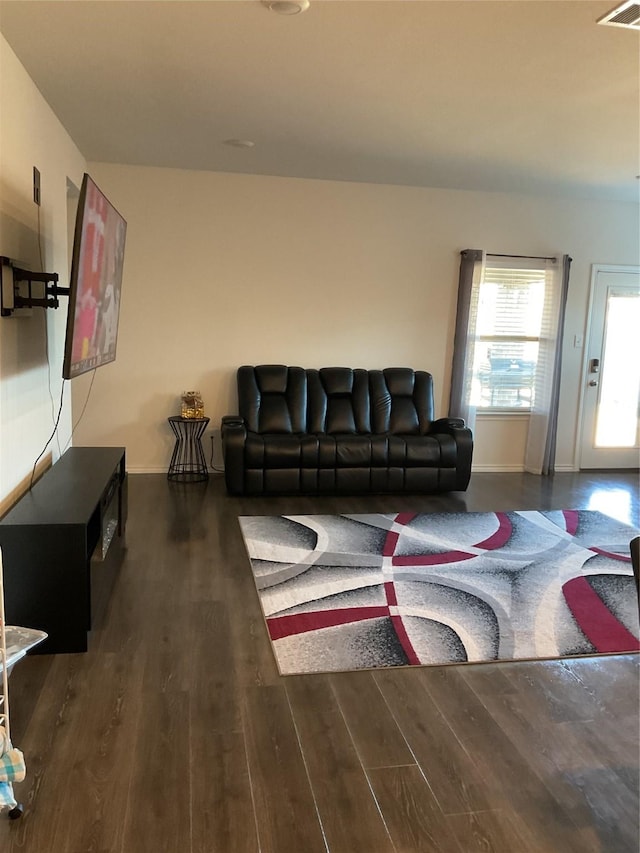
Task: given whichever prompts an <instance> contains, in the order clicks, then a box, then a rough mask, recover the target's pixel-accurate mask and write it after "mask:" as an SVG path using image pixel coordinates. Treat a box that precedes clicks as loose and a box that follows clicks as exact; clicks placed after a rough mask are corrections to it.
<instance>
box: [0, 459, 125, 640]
mask: <svg viewBox="0 0 640 853" xmlns="http://www.w3.org/2000/svg"><path fill="white" fill-rule="evenodd" d="M126 518H127V473H126V468H125V448H124V447H72V448H71V449H69V450H67V452H66V453H64V454H63V455H62V457H61V458H60V459H59V460H58V461H57V462H56V463H55V465H53V466H52V467H51V468H50V469H49V470H48V471H47V472H46V473H45V474H44V475H43V476H42V477H41V479H40V480H39V481H38V482H37V483H36V484H35V485H34V486H33V488H32V489H31V490H30V491H28V492H27V493H26V494H25V495H24V496H23V497H22V498H21V499H20V500H19V501H18V503H17V504H16V505H15V506H14V507H13V508H12V509H11V510H9V512H8V513H7V514H6V515H5V516H4V518H3V519H2V520H1V521H0V546H1V547H2V558H3V566H4V597H5V617H6V621H7V624H8V625H22V626H24V627H26V628H39V629H41V630H42V631H46V632H47V634H48V635H49V637H48V639H47V640H45V642H43V643H41V644H40V645H39V646H37V647H36V648H35V649H34V653H52V652H86V650H87V642H88V632H89V631H90V630H91V628H92V627H95V626H96V625H97V624H98V622H99V620H100V618H101V616H102V615H103V612H104V609H105V608H106V604H107V601H108V599H109V593H110V591H111V586H112V583H113V580H114V578H115V575H116V573H117V570H118V568H119V566H120V562H121V559H122V555H123V551H124V541H125V525H126Z"/></svg>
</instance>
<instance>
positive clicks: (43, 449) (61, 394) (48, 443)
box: [29, 379, 65, 489]
mask: <svg viewBox="0 0 640 853" xmlns="http://www.w3.org/2000/svg"><path fill="white" fill-rule="evenodd" d="M64 386H65V380H64V379H63V380H62V390H61V391H60V407H59V409H58V417H57V418H56V422H55V425H54V427H53V432H52V433H51V435H50V436H49V438H48V440H47V443H46V444H45V446H44V447H43V448H42V452H41V453H40V456H38V458H37V459H36V461H35V462H34V463H33V470H32V471H31V480H30V481H29V489H31V488H32V487H33V480H34V477H35V475H36V466H37V464H38V462H39V461H40V460H41V459H42V457H43V456H44V453H45V450H46V449H47V447H49V445H50V444H51V441H52V440H53V437H54V435H55V434H56V432H57V431H58V424H59V423H60V415H61V414H62V401H63V399H64Z"/></svg>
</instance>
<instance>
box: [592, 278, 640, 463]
mask: <svg viewBox="0 0 640 853" xmlns="http://www.w3.org/2000/svg"><path fill="white" fill-rule="evenodd" d="M638 329H640V298H639V297H638V296H631V295H627V294H624V295H622V294H620V295H617V294H616V293H615V292H613V293H609V296H608V299H607V312H606V322H605V334H604V349H603V353H602V373H601V377H600V398H599V403H598V413H597V418H596V436H595V446H596V447H634V446H635V443H636V438H637V437H636V430H637V423H638V400H639V398H640V358H639V357H638V348H637V344H636V341H637V339H638Z"/></svg>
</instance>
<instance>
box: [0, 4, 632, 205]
mask: <svg viewBox="0 0 640 853" xmlns="http://www.w3.org/2000/svg"><path fill="white" fill-rule="evenodd" d="M614 5H615V0H586V2H585V0H568V2H564V0H547V1H546V2H545V0H535V2H530V0H506V1H505V2H493V0H463V2H460V0H438V1H437V2H436V0H373V2H369V0H312V2H311V7H310V9H309V11H307V12H306V13H304V14H301V15H297V16H295V17H284V16H279V15H276V14H274V13H273V12H270V11H268V10H267V9H266V8H265V6H264V5H263V4H262V3H261V2H260V0H217V2H209V1H208V0H200V2H188V1H187V0H181V2H172V1H171V0H161V2H155V0H142V2H130V0H112V2H101V0H74V2H70V1H69V0H65V1H64V2H40V1H39V0H1V2H0V30H1V31H2V33H3V35H4V36H5V38H6V39H7V41H8V42H9V44H10V45H11V46H12V48H13V49H14V51H15V52H16V54H17V55H18V57H19V58H20V60H21V61H22V63H23V65H24V66H25V67H26V69H27V71H28V72H29V74H30V75H31V77H32V78H33V80H34V81H35V82H36V84H37V86H38V87H39V89H40V91H41V92H42V94H43V95H44V97H45V98H46V99H47V101H48V102H49V104H50V105H51V106H52V108H53V109H54V111H55V112H56V114H57V115H58V117H59V118H60V120H61V121H62V123H63V124H64V126H65V127H66V128H67V130H68V131H69V133H70V134H71V136H72V137H73V139H74V140H75V142H76V143H77V145H78V146H79V148H80V149H81V151H82V152H83V154H84V155H85V156H86V157H87V159H88V160H90V161H105V162H114V163H129V164H138V165H150V166H169V167H177V168H184V169H205V170H215V171H225V172H248V173H254V174H265V175H282V176H292V177H305V178H322V179H333V180H348V181H369V182H374V183H393V184H406V185H413V186H430V187H448V188H460V189H477V190H500V191H515V192H527V193H552V194H561V195H568V196H574V197H593V198H609V199H620V200H630V201H637V200H638V197H639V193H638V190H639V185H640V181H639V180H637V179H636V175H638V174H640V162H639V150H640V146H639V133H640V118H639V107H640V96H639V88H640V85H639V81H640V75H639V65H638V63H639V52H638V51H639V34H638V32H633V31H628V30H623V29H620V28H616V27H604V26H598V25H596V23H595V22H596V20H597V18H598V17H600V16H601V15H602V14H603V13H605V12H607V11H609V9H611V8H612V6H614ZM229 138H240V139H249V140H253V141H254V142H255V147H254V148H250V149H244V148H232V147H229V146H228V145H225V144H224V140H226V139H229Z"/></svg>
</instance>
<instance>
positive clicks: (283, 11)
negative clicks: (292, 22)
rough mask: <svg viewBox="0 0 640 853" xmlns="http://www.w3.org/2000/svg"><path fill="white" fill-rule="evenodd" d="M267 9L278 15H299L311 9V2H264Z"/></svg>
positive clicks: (291, 0)
mask: <svg viewBox="0 0 640 853" xmlns="http://www.w3.org/2000/svg"><path fill="white" fill-rule="evenodd" d="M263 2H264V5H265V6H266V7H267V9H270V10H271V11H272V12H275V13H276V14H278V15H299V14H300V12H306V11H307V9H308V8H309V0H263Z"/></svg>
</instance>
